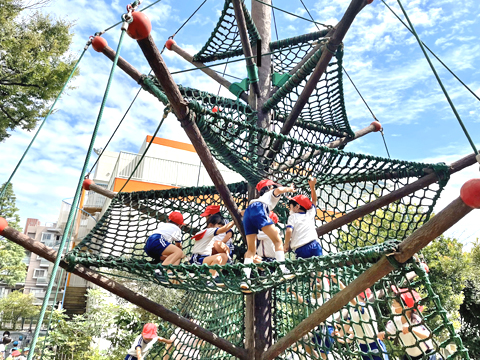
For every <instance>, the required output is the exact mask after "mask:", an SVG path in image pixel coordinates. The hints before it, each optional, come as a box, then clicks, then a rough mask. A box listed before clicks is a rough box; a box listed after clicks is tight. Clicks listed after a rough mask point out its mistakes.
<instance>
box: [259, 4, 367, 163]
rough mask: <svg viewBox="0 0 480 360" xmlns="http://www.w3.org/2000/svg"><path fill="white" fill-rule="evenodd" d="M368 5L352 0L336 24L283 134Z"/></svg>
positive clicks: (276, 148)
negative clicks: (360, 13) (359, 14)
mask: <svg viewBox="0 0 480 360" xmlns="http://www.w3.org/2000/svg"><path fill="white" fill-rule="evenodd" d="M366 5H367V0H352V2H351V3H350V5H349V6H348V8H347V11H346V12H345V14H344V15H343V17H342V19H341V20H340V22H339V23H338V24H337V26H335V28H334V30H333V31H332V34H331V37H330V40H329V41H328V42H327V44H326V45H325V50H324V51H323V52H322V56H321V57H320V60H319V61H318V64H317V66H316V67H315V70H314V71H313V73H312V75H310V78H309V79H308V81H307V83H306V84H305V88H304V89H303V91H302V93H301V94H300V95H299V97H298V99H297V101H296V102H295V105H294V106H293V108H292V111H291V112H290V114H289V115H288V117H287V120H286V121H285V123H284V124H283V127H282V129H281V130H280V133H281V134H283V135H288V133H289V132H290V130H291V129H292V128H293V125H294V124H295V121H296V120H297V118H298V116H299V115H300V113H301V112H302V109H303V107H304V106H305V104H306V103H307V102H308V98H309V97H310V95H311V94H312V92H313V90H315V88H316V86H317V83H318V81H319V80H320V77H321V76H322V75H323V73H324V72H325V70H326V69H327V66H328V64H329V63H330V60H331V59H332V56H333V54H334V53H335V51H336V50H337V48H338V47H339V46H340V44H341V43H342V41H343V38H344V37H345V34H346V33H347V31H348V29H349V28H350V25H352V22H353V20H354V19H355V17H356V16H357V14H358V13H359V12H360V11H361V10H362V9H363V8H364V7H365V6H366ZM280 144H281V142H280V141H279V140H277V141H275V142H274V143H273V145H272V147H271V148H272V150H270V152H269V153H268V157H269V158H273V157H274V156H275V154H276V151H277V150H278V149H279V148H280Z"/></svg>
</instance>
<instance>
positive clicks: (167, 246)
mask: <svg viewBox="0 0 480 360" xmlns="http://www.w3.org/2000/svg"><path fill="white" fill-rule="evenodd" d="M183 225H185V224H184V223H183V215H182V214H181V213H179V212H178V211H173V212H172V213H171V214H170V215H168V222H166V223H160V224H158V227H157V228H156V229H155V230H154V231H152V233H151V234H150V236H149V237H148V239H147V242H146V243H145V247H144V248H143V249H144V250H145V252H146V253H147V255H148V256H150V257H151V258H152V259H153V261H154V262H155V263H156V264H158V263H160V262H161V261H162V266H165V265H178V264H180V260H182V259H183V258H184V257H185V254H184V253H183V251H182V230H181V228H182V226H183ZM173 244H175V245H173Z"/></svg>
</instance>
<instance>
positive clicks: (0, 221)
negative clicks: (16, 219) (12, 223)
mask: <svg viewBox="0 0 480 360" xmlns="http://www.w3.org/2000/svg"><path fill="white" fill-rule="evenodd" d="M7 226H8V222H7V220H5V219H4V218H3V217H0V235H2V233H3V230H5V228H6V227H7Z"/></svg>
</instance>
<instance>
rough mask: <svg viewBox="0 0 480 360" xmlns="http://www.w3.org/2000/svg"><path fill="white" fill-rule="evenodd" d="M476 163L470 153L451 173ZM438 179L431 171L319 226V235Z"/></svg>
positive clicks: (450, 169)
mask: <svg viewBox="0 0 480 360" xmlns="http://www.w3.org/2000/svg"><path fill="white" fill-rule="evenodd" d="M475 163H476V160H475V154H470V155H468V156H466V157H464V158H462V159H460V160H458V161H456V162H454V163H452V164H451V165H450V168H449V171H448V172H449V174H454V173H456V172H458V171H460V170H462V169H464V168H466V167H468V166H471V165H473V164H475ZM437 181H438V177H437V174H435V173H433V172H432V173H431V174H428V175H426V176H424V177H422V178H420V179H418V180H417V181H414V182H413V183H411V184H408V185H406V186H404V187H402V188H400V189H398V190H394V191H392V192H391V193H389V194H387V195H385V196H382V197H379V198H378V199H375V200H374V201H371V202H369V203H367V204H365V205H362V206H359V207H358V208H356V209H355V210H353V211H351V212H349V213H348V214H345V215H343V216H341V217H339V218H336V219H334V220H332V221H330V222H328V223H326V224H325V225H323V226H320V227H319V228H317V235H318V236H323V235H325V234H327V233H329V232H330V231H333V230H335V229H338V228H340V227H342V226H343V225H346V224H349V223H351V222H352V221H354V220H356V219H358V218H361V217H363V216H365V215H367V214H370V213H371V212H373V211H375V210H378V209H380V208H381V207H383V206H386V205H388V204H391V203H392V202H394V201H397V200H399V199H401V198H403V197H404V196H406V195H409V194H412V193H414V192H415V191H417V190H420V189H423V188H425V187H427V186H428V185H430V184H433V183H435V182H437Z"/></svg>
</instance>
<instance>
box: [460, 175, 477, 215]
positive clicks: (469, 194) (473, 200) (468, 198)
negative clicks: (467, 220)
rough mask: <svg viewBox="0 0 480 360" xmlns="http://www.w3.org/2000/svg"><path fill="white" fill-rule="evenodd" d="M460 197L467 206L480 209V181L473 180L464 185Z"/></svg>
mask: <svg viewBox="0 0 480 360" xmlns="http://www.w3.org/2000/svg"><path fill="white" fill-rule="evenodd" d="M460 197H461V198H462V200H463V202H464V203H465V205H467V206H469V207H471V208H474V209H480V179H471V180H468V181H467V182H466V183H465V184H463V186H462V188H461V189H460Z"/></svg>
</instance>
